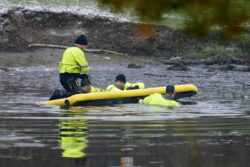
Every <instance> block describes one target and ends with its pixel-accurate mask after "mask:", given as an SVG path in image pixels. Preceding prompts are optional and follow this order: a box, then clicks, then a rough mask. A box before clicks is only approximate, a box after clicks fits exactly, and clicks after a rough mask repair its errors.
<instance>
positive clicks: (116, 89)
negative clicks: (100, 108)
mask: <svg viewBox="0 0 250 167" xmlns="http://www.w3.org/2000/svg"><path fill="white" fill-rule="evenodd" d="M134 86H138V87H139V89H144V88H145V85H144V83H142V82H136V83H129V82H126V83H125V85H124V90H127V89H128V88H129V87H134ZM106 91H107V92H112V91H122V90H121V89H119V88H117V87H116V86H115V85H109V86H108V87H107V88H106Z"/></svg>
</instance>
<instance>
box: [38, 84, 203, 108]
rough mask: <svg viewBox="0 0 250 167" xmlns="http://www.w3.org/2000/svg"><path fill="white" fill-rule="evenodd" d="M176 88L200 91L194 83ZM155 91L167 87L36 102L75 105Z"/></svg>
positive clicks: (136, 95)
mask: <svg viewBox="0 0 250 167" xmlns="http://www.w3.org/2000/svg"><path fill="white" fill-rule="evenodd" d="M174 88H175V92H198V88H197V87H196V86H195V85H192V84H185V85H174ZM153 93H160V94H165V93H166V87H165V86H163V87H155V88H145V89H136V90H124V91H113V92H98V93H86V94H75V95H73V96H70V97H68V98H63V99H57V100H50V101H42V102H36V104H46V105H57V106H65V105H74V104H75V103H77V102H82V101H88V100H102V99H116V98H126V97H140V96H148V95H151V94H153Z"/></svg>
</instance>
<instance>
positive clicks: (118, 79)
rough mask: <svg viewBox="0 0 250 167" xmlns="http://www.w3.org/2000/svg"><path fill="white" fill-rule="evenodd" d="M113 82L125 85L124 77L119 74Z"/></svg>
mask: <svg viewBox="0 0 250 167" xmlns="http://www.w3.org/2000/svg"><path fill="white" fill-rule="evenodd" d="M115 81H121V82H123V83H126V77H125V75H124V74H119V75H117V76H116V77H115Z"/></svg>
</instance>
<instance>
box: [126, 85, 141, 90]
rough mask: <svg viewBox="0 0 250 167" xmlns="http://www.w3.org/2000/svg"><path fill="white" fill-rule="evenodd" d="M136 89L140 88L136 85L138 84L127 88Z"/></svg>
mask: <svg viewBox="0 0 250 167" xmlns="http://www.w3.org/2000/svg"><path fill="white" fill-rule="evenodd" d="M134 89H139V86H138V85H136V86H130V87H128V88H127V90H134Z"/></svg>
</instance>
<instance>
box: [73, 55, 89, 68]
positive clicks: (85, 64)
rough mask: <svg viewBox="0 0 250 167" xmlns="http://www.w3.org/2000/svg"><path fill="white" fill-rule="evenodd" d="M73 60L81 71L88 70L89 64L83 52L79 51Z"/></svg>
mask: <svg viewBox="0 0 250 167" xmlns="http://www.w3.org/2000/svg"><path fill="white" fill-rule="evenodd" d="M75 60H76V62H77V63H78V65H79V67H80V68H81V72H89V65H88V62H87V60H86V58H85V56H84V53H83V52H82V53H79V54H77V55H76V56H75Z"/></svg>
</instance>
